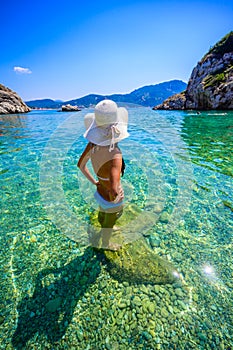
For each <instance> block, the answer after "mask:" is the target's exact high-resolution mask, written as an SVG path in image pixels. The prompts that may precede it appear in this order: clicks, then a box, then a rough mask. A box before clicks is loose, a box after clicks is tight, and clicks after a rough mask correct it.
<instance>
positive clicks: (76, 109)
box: [61, 104, 81, 112]
mask: <svg viewBox="0 0 233 350" xmlns="http://www.w3.org/2000/svg"><path fill="white" fill-rule="evenodd" d="M61 110H62V112H79V111H81V109H80V108H79V107H78V106H72V105H70V104H67V105H63V106H62V107H61Z"/></svg>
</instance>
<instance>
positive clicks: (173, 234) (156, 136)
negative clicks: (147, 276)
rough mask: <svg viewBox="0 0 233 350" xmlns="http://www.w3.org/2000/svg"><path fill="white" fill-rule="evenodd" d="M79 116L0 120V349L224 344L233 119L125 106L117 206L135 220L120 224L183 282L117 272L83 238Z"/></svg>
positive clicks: (232, 275)
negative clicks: (149, 280) (121, 196)
mask: <svg viewBox="0 0 233 350" xmlns="http://www.w3.org/2000/svg"><path fill="white" fill-rule="evenodd" d="M85 113H87V110H85V111H84V110H83V111H81V112H78V113H74V114H72V113H57V112H56V111H34V112H30V113H29V114H22V115H6V116H4V115H3V116H0V136H1V138H0V152H1V158H0V183H1V235H0V247H1V255H0V259H1V264H0V269H1V274H0V279H1V280H0V281H1V289H0V305H1V308H0V349H127V350H130V349H187V350H188V349H232V348H233V340H232V339H233V332H232V331H233V311H232V310H233V299H232V289H233V266H232V255H233V253H232V233H233V230H232V228H233V155H232V149H233V113H232V112H224V111H223V112H220V111H219V112H215V111H210V112H203V113H201V114H196V113H195V112H191V111H190V112H180V111H170V112H168V111H152V110H151V109H148V108H132V109H129V132H130V138H128V139H126V140H124V141H122V143H121V145H120V146H121V149H122V152H123V154H124V158H125V162H126V172H125V175H124V177H123V179H122V183H123V186H124V189H125V195H126V205H125V212H126V213H128V212H130V213H131V212H132V210H136V211H138V212H140V215H137V216H135V218H134V219H132V218H131V219H130V218H129V223H128V224H127V223H126V224H125V226H123V228H122V230H123V231H124V230H125V232H126V231H127V230H128V231H129V229H128V228H130V232H131V233H132V235H129V236H128V235H126V236H125V240H126V241H127V240H128V241H131V242H132V241H133V240H134V239H138V237H144V238H145V240H146V242H147V243H148V244H149V245H150V248H151V249H153V251H154V252H155V253H156V254H158V255H159V256H161V257H163V258H164V259H166V260H168V261H169V262H170V263H172V264H173V265H174V266H175V267H176V269H177V270H178V271H179V273H180V276H181V284H179V285H173V284H165V285H156V284H145V283H137V284H135V283H131V281H130V280H129V279H127V280H117V279H115V278H114V277H113V276H111V274H110V273H109V271H108V269H107V265H106V263H105V262H104V261H103V260H101V259H100V258H99V257H98V256H97V255H96V254H95V253H94V252H93V250H92V248H90V247H89V246H88V234H87V230H88V223H89V217H90V215H91V213H93V211H94V210H95V209H96V208H97V206H96V204H95V203H94V201H93V192H94V189H93V187H92V185H91V184H89V183H88V182H87V181H86V179H85V178H83V176H82V175H81V173H80V172H79V171H78V170H77V167H76V164H77V161H78V158H79V156H80V154H81V152H82V150H83V148H84V146H85V144H86V141H85V140H84V139H83V137H82V133H83V131H84V127H83V116H84V115H85ZM126 216H127V215H126ZM130 220H131V221H130ZM130 225H131V226H130ZM123 234H124V232H123Z"/></svg>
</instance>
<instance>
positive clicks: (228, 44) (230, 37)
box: [204, 31, 233, 58]
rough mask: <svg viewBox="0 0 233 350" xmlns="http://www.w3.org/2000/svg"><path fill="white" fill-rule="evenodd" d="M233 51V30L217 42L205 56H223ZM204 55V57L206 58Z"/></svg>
mask: <svg viewBox="0 0 233 350" xmlns="http://www.w3.org/2000/svg"><path fill="white" fill-rule="evenodd" d="M232 51H233V31H231V32H230V33H228V34H227V35H225V36H224V37H223V38H222V39H221V40H220V41H218V42H217V44H215V45H214V46H213V47H212V48H211V49H210V50H209V52H208V53H207V54H206V55H205V57H206V56H207V55H209V54H215V55H221V56H223V55H224V54H225V53H228V52H232ZM205 57H204V58H205Z"/></svg>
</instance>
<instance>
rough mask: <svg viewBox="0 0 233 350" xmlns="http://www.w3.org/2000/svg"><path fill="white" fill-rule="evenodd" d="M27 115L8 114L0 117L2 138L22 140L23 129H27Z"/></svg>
mask: <svg viewBox="0 0 233 350" xmlns="http://www.w3.org/2000/svg"><path fill="white" fill-rule="evenodd" d="M26 121H27V116H26V115H25V114H6V115H1V116H0V136H11V137H13V138H22V137H23V136H22V129H24V128H25V127H26Z"/></svg>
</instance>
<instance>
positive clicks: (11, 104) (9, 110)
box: [0, 84, 31, 114]
mask: <svg viewBox="0 0 233 350" xmlns="http://www.w3.org/2000/svg"><path fill="white" fill-rule="evenodd" d="M30 110H31V109H30V108H29V107H28V106H27V105H26V104H25V103H24V102H23V101H22V99H21V98H20V97H19V96H18V95H17V93H16V92H14V91H12V90H11V89H9V88H7V87H5V86H4V85H2V84H0V114H13V113H27V112H30Z"/></svg>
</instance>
